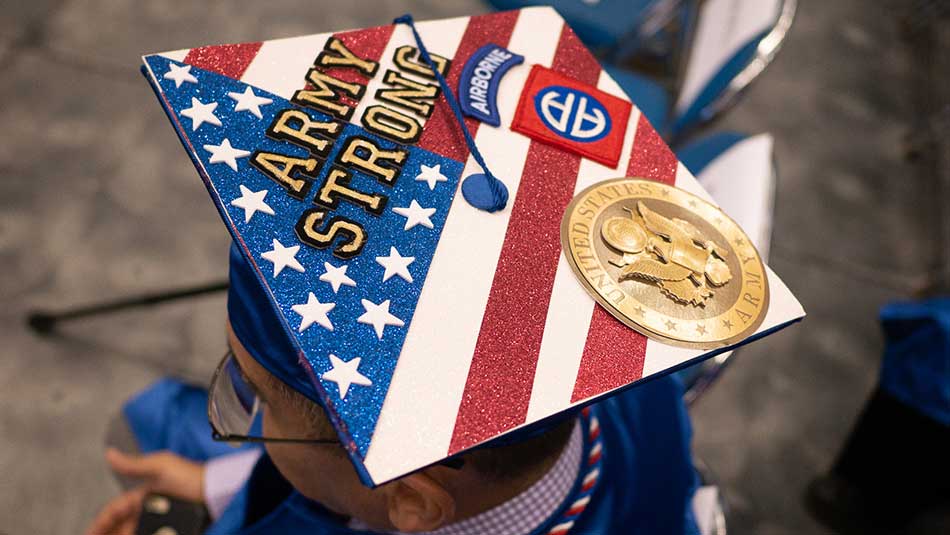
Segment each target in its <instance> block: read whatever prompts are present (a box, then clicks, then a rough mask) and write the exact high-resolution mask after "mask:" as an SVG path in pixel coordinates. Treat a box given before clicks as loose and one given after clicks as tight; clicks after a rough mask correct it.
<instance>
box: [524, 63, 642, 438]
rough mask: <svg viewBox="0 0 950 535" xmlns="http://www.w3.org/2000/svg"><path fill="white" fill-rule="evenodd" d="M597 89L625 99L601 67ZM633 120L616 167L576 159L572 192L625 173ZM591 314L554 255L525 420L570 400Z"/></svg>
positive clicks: (634, 114)
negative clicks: (576, 168) (548, 294)
mask: <svg viewBox="0 0 950 535" xmlns="http://www.w3.org/2000/svg"><path fill="white" fill-rule="evenodd" d="M597 88H598V89H600V90H601V91H604V92H606V93H611V94H613V95H616V96H618V97H620V98H623V99H624V100H629V98H627V96H626V95H625V94H624V93H623V90H622V89H620V86H619V85H617V82H615V81H614V79H613V78H611V77H610V75H608V74H607V72H606V71H601V73H600V78H599V79H598V82H597ZM639 120H640V110H638V109H637V108H636V106H634V107H633V108H632V109H631V111H630V119H629V121H627V130H626V132H625V133H624V137H623V147H622V149H621V153H620V162H619V163H618V165H617V167H616V168H611V167H607V166H605V165H602V164H599V163H597V162H595V161H593V160H589V159H587V158H583V159H582V160H581V165H580V170H579V171H578V173H577V185H576V186H575V188H574V193H575V194H577V193H578V192H580V191H581V190H582V189H584V188H586V187H588V186H590V185H592V184H594V183H596V182H600V181H601V180H606V179H609V178H617V177H622V176H624V175H626V173H627V165H628V164H629V163H630V153H631V148H632V147H633V138H634V136H635V134H636V131H637V123H638V122H639ZM593 313H594V300H593V299H592V298H591V297H590V295H588V293H587V291H586V290H585V289H584V287H583V286H581V284H580V282H578V281H577V278H576V276H575V275H574V272H573V271H572V270H571V267H570V265H568V263H567V260H566V259H565V258H564V255H563V254H562V255H560V256H559V257H558V264H557V272H556V273H555V275H554V285H553V287H552V291H551V302H550V306H549V307H548V315H547V319H546V320H545V325H544V335H543V338H542V339H541V350H540V352H539V354H538V365H537V369H536V371H535V374H534V386H533V387H532V389H531V400H530V401H529V402H528V414H527V422H533V421H536V420H540V419H542V418H544V417H545V416H549V415H551V414H554V413H556V412H558V411H561V410H563V409H564V408H566V407H568V406H569V405H570V404H571V395H572V394H573V393H574V383H575V382H576V381H577V372H578V370H579V369H580V365H581V357H582V356H583V354H584V346H585V344H586V343H587V333H588V332H589V330H590V320H591V316H592V315H593Z"/></svg>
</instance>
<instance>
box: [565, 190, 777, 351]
mask: <svg viewBox="0 0 950 535" xmlns="http://www.w3.org/2000/svg"><path fill="white" fill-rule="evenodd" d="M561 245H562V247H563V249H564V254H565V256H566V257H567V260H568V263H569V264H570V265H571V268H572V269H573V270H574V273H575V274H576V275H577V277H578V279H579V280H580V281H581V283H582V284H583V285H584V287H585V288H586V289H587V291H588V292H589V293H590V294H591V295H592V296H593V297H594V299H596V300H597V301H598V302H599V303H600V304H601V305H603V306H604V307H605V308H606V309H607V310H608V311H609V312H610V313H611V314H612V315H613V316H614V317H616V318H617V319H619V320H620V321H622V322H623V323H625V324H626V325H628V326H629V327H631V328H633V329H636V330H637V331H639V332H641V333H643V334H645V335H647V336H649V337H651V338H654V339H657V340H660V341H662V342H665V343H669V344H673V345H678V346H685V347H691V348H700V349H712V348H716V347H724V346H729V345H732V344H735V343H737V342H739V341H741V340H742V339H744V338H746V337H748V336H749V335H751V334H753V333H754V332H755V330H756V328H758V326H759V325H760V324H761V323H762V320H763V319H764V318H765V312H766V310H767V309H768V304H769V290H768V283H767V281H766V274H765V268H764V266H763V264H762V260H761V258H760V257H759V253H758V251H756V249H755V247H754V246H753V245H752V243H751V242H750V241H749V238H748V236H746V235H745V233H744V232H743V231H742V229H741V228H739V226H738V225H737V224H736V223H735V222H734V221H733V220H732V219H730V218H729V217H728V216H726V215H725V214H724V213H723V212H722V211H721V210H720V209H719V208H717V207H716V206H714V205H713V204H710V203H709V202H707V201H705V200H703V199H700V198H699V197H696V196H695V195H693V194H691V193H687V192H686V191H684V190H681V189H678V188H675V187H673V186H668V185H665V184H662V183H659V182H655V181H651V180H640V179H635V178H617V179H613V180H607V181H604V182H600V183H598V184H595V185H593V186H591V187H589V188H587V189H585V190H584V191H582V192H581V193H579V194H578V195H577V196H576V197H575V198H574V200H573V201H571V204H570V205H569V206H568V207H567V211H566V212H565V214H564V219H563V220H562V222H561Z"/></svg>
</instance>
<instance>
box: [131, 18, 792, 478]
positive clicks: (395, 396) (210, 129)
mask: <svg viewBox="0 0 950 535" xmlns="http://www.w3.org/2000/svg"><path fill="white" fill-rule="evenodd" d="M415 28H416V29H417V30H418V36H419V39H418V40H417V38H416V35H414V33H413V28H411V27H410V26H409V25H407V24H392V25H386V26H380V27H376V28H368V29H363V30H353V31H347V32H342V33H326V34H317V35H309V36H304V37H296V38H291V39H280V40H275V41H265V42H262V43H261V42H258V43H245V44H237V45H222V46H209V47H201V48H193V49H188V50H179V51H173V52H166V53H161V54H155V55H149V56H145V57H144V66H143V71H144V72H145V74H146V76H147V77H148V79H149V80H150V82H151V83H152V85H153V87H154V89H155V91H156V93H157V95H158V96H159V100H160V101H161V103H162V105H163V106H164V108H165V111H166V112H167V113H168V116H169V118H170V119H171V122H172V123H173V125H174V126H175V129H176V131H177V133H178V135H179V137H180V138H181V141H182V143H183V144H184V146H185V148H186V150H187V152H188V154H189V156H190V157H191V158H192V160H193V161H194V163H195V166H196V168H197V169H198V172H199V174H200V175H201V177H202V179H203V180H204V182H205V184H206V186H207V187H208V190H209V192H210V193H211V197H212V200H213V201H214V202H215V204H216V206H217V208H218V210H219V212H220V214H221V217H222V219H223V220H224V222H225V223H226V225H227V227H228V229H229V231H230V232H231V235H232V237H233V241H234V247H233V248H232V263H231V266H232V268H231V269H232V274H231V280H232V290H231V299H230V302H229V308H230V309H231V319H232V323H233V324H234V328H235V332H236V334H237V335H238V338H239V339H241V341H242V343H244V345H246V346H247V347H248V348H249V349H250V350H251V353H252V354H253V355H254V356H255V358H257V359H258V360H259V361H260V362H261V364H262V365H264V366H265V367H266V368H267V369H268V370H269V371H271V372H272V373H274V374H275V375H277V376H278V377H279V378H280V379H282V380H283V381H285V382H287V383H288V384H290V385H291V386H292V387H293V388H295V389H297V390H298V391H300V392H301V393H303V394H304V395H306V396H308V397H309V398H311V399H313V400H314V401H316V402H318V403H320V404H321V405H322V406H323V407H324V409H325V410H326V412H327V413H328V415H329V417H330V419H331V421H332V422H333V424H334V426H335V428H336V430H337V432H338V434H339V437H340V439H341V441H342V443H343V444H344V447H345V448H346V450H347V451H348V453H349V455H350V457H351V459H352V461H353V464H354V466H355V467H356V469H357V471H358V473H359V474H360V477H361V479H362V480H363V482H364V483H366V484H367V485H371V486H372V485H378V484H381V483H384V482H386V481H389V480H392V479H394V478H397V477H400V476H402V475H405V474H407V473H409V472H412V471H414V470H417V469H420V468H422V467H425V466H428V465H430V464H433V463H436V462H439V461H441V460H443V459H445V458H447V457H450V456H452V455H455V454H458V453H460V452H463V451H465V450H468V449H470V448H473V447H477V446H480V445H484V444H486V443H489V442H490V441H493V440H496V439H499V437H510V436H512V434H513V433H517V432H523V431H524V430H530V429H531V428H532V427H533V426H532V424H537V423H538V422H544V421H546V420H549V419H551V418H555V417H557V415H559V414H564V413H565V412H566V411H570V410H576V409H578V408H580V407H582V406H584V405H585V404H589V403H591V402H593V401H595V400H597V399H601V398H603V397H604V396H607V395H609V394H611V393H615V392H618V391H620V390H622V389H624V388H627V387H629V386H631V385H635V384H636V383H638V382H640V381H643V380H645V379H647V378H649V377H651V376H655V375H658V374H664V373H669V372H671V371H673V370H676V369H678V368H681V367H683V366H686V365H688V364H690V363H694V362H697V361H699V360H701V359H704V358H708V357H710V356H712V355H714V354H716V353H718V352H721V351H724V350H726V349H729V348H731V347H735V346H736V345H739V344H741V343H745V342H748V341H750V340H752V339H755V338H757V337H761V336H764V335H765V334H767V333H770V332H772V331H774V330H777V329H779V328H781V327H783V326H785V325H787V324H789V323H791V322H793V321H795V320H797V319H800V318H801V317H802V315H803V311H802V309H801V306H800V305H799V304H798V302H797V301H796V300H795V298H794V297H793V296H792V295H791V293H790V292H789V291H788V290H787V289H786V287H785V286H784V285H783V284H782V282H781V281H780V280H779V279H778V277H777V276H775V274H774V273H772V272H771V271H769V272H768V276H767V281H768V282H767V284H768V292H769V295H770V299H769V302H768V305H767V312H765V311H763V313H762V316H763V317H762V318H761V323H760V324H759V325H757V327H756V328H755V329H754V332H750V333H748V335H747V336H744V337H743V338H742V339H741V340H739V341H736V342H735V343H731V344H730V346H729V347H725V346H723V347H719V348H717V349H714V350H706V349H696V348H683V347H676V346H674V345H670V344H669V343H668V341H665V340H662V339H660V338H656V337H653V338H648V337H645V336H644V335H643V334H641V333H640V332H638V331H637V330H634V329H631V328H630V327H628V326H627V325H625V324H624V323H623V322H621V321H619V320H618V319H616V318H615V316H614V315H612V313H609V311H606V309H605V308H604V306H602V305H601V304H598V302H597V301H596V300H595V299H594V298H593V297H592V294H591V293H590V292H588V291H587V290H586V289H585V287H584V286H583V285H582V284H581V283H580V282H579V279H578V278H577V277H576V276H575V274H574V273H573V272H572V269H571V266H570V265H569V263H568V262H567V259H566V257H565V255H563V254H562V249H561V241H560V227H561V222H562V217H563V215H564V213H565V208H566V207H567V206H568V204H569V203H571V200H572V198H574V197H575V194H577V193H578V192H581V191H582V190H585V188H589V187H591V186H595V185H596V184H598V183H601V181H604V180H606V179H612V178H616V177H623V176H631V177H640V178H644V179H650V180H653V181H657V182H659V183H663V184H667V185H671V186H672V185H675V187H676V188H678V189H677V190H676V191H681V190H682V191H685V192H690V193H691V194H692V195H695V196H696V198H697V199H704V200H707V201H710V202H711V200H710V199H709V196H708V195H707V194H706V193H705V192H704V191H703V189H702V188H701V187H700V186H699V185H698V183H697V182H696V181H695V179H694V178H693V177H692V175H690V173H689V171H687V170H686V168H685V167H684V166H682V165H681V164H680V163H679V162H678V161H677V159H676V157H675V156H674V155H673V154H672V153H671V151H670V149H669V148H668V147H667V146H666V145H665V143H664V142H663V141H662V140H661V139H660V137H659V136H658V135H657V133H656V132H655V131H654V129H653V128H652V127H651V126H650V124H649V122H648V121H647V120H646V119H645V118H644V117H643V116H642V115H641V114H640V112H639V111H638V110H637V108H636V106H634V105H632V104H631V103H630V101H629V99H628V98H627V97H626V95H624V93H623V92H622V91H621V90H620V88H619V87H618V86H617V84H616V83H615V82H614V81H613V80H612V79H611V77H610V76H609V75H607V74H606V73H605V71H604V70H603V69H602V68H601V66H600V64H599V63H598V62H597V61H596V59H595V58H594V57H593V56H592V55H591V54H590V52H589V51H588V50H587V49H586V48H585V47H584V46H583V45H582V44H581V43H580V41H579V40H578V39H577V37H576V36H575V35H574V33H573V32H572V31H571V29H570V28H569V27H568V26H567V25H566V24H565V23H564V20H563V19H562V18H561V17H560V16H559V15H558V14H557V13H556V12H555V11H554V10H552V9H548V8H527V9H523V10H519V11H510V12H503V13H497V14H489V15H481V16H475V17H460V18H452V19H446V20H437V21H428V22H420V23H418V24H416V25H415ZM419 41H421V42H422V43H424V45H425V48H427V49H428V51H429V53H430V59H431V61H428V60H427V59H426V58H425V57H423V56H422V55H420V43H419ZM435 71H438V73H439V74H440V75H441V77H442V78H443V79H444V81H445V82H447V86H448V87H450V88H451V90H452V91H455V92H457V95H458V97H459V99H458V100H459V101H460V103H461V111H463V112H464V113H465V114H466V118H465V119H464V124H465V125H466V127H467V130H468V132H469V133H470V135H471V137H472V141H473V142H474V146H475V147H477V149H479V150H480V153H481V155H482V156H483V157H484V160H485V163H486V165H485V166H484V167H487V166H490V168H491V171H492V172H493V176H495V177H498V179H499V180H501V182H502V183H503V184H504V186H505V188H504V189H505V190H507V192H508V197H507V199H502V198H500V197H499V196H498V195H496V194H495V193H496V192H494V190H493V189H492V187H490V186H492V182H491V179H489V180H485V179H479V178H476V179H473V181H472V186H471V187H470V188H469V187H468V186H462V185H461V184H463V183H465V184H467V183H468V178H470V177H471V176H481V175H483V174H486V171H487V169H484V168H483V166H482V165H480V164H479V163H478V162H477V159H478V158H476V157H475V156H474V155H473V154H472V150H471V149H472V148H473V145H472V144H471V143H467V142H466V139H465V133H464V132H463V129H462V128H461V124H460V121H459V118H458V117H457V114H456V113H455V110H454V109H453V108H454V106H450V105H449V104H448V102H447V101H446V95H445V94H444V90H443V84H442V83H441V82H440V81H439V80H438V78H440V76H436V73H435ZM486 184H487V186H489V187H488V188H487V189H486V186H485V185H486ZM465 189H469V191H467V192H464V191H463V190H465ZM460 191H463V193H464V194H460V193H459V192H460ZM486 199H487V200H486ZM492 203H494V204H495V206H491V205H492ZM486 209H487V210H489V211H486ZM493 209H497V211H495V212H494V213H490V210H493ZM766 269H767V268H766ZM238 302H240V303H242V304H243V306H242V307H239V306H238V305H237V304H236V303H238ZM248 309H251V310H248Z"/></svg>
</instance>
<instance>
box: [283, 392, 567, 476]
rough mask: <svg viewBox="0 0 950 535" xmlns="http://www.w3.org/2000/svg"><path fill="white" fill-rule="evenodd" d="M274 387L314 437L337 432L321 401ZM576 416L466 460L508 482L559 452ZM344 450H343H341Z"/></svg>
mask: <svg viewBox="0 0 950 535" xmlns="http://www.w3.org/2000/svg"><path fill="white" fill-rule="evenodd" d="M270 380H271V384H270V385H269V386H271V387H272V390H274V391H276V392H278V394H279V395H280V396H281V397H283V398H284V400H286V401H287V402H288V404H289V405H290V406H291V407H293V408H295V409H298V410H300V412H301V413H302V414H304V415H305V416H306V417H307V420H308V421H309V422H310V423H311V424H312V425H313V427H312V429H311V432H312V433H313V436H314V437H330V436H335V433H336V431H335V430H334V429H333V425H332V424H331V423H330V419H329V418H327V415H326V412H324V410H323V407H321V406H320V405H319V404H317V403H314V402H313V401H311V400H310V399H309V398H307V397H306V396H304V395H303V394H301V393H300V392H297V391H296V390H294V389H293V388H291V387H290V386H288V385H287V384H286V383H284V382H283V381H281V380H280V379H278V378H276V377H274V376H270ZM575 422H576V418H568V419H566V420H565V421H563V422H561V423H559V424H558V425H556V426H554V427H553V428H552V429H550V430H548V431H546V432H544V433H541V434H539V435H537V436H534V437H531V438H529V439H526V440H523V441H521V442H516V443H514V444H507V445H505V446H498V447H486V448H479V449H475V450H472V451H470V452H467V453H463V454H462V459H464V460H465V462H466V463H471V465H472V466H473V467H474V468H475V470H476V471H478V473H480V474H481V475H483V476H485V477H486V478H488V479H490V480H492V481H497V482H505V481H510V480H513V479H517V478H518V477H520V476H522V475H523V474H526V473H528V472H531V471H532V470H534V469H535V468H537V467H538V466H540V465H541V464H543V463H544V462H545V461H547V460H549V459H551V458H552V457H555V456H557V455H560V453H561V451H562V450H563V449H564V446H565V445H566V444H567V441H568V440H569V439H570V437H571V431H572V430H573V429H574V423H575ZM340 453H341V454H342V453H343V450H340Z"/></svg>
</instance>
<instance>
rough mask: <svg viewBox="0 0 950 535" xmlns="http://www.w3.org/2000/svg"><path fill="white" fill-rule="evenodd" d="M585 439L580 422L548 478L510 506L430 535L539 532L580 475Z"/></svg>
mask: <svg viewBox="0 0 950 535" xmlns="http://www.w3.org/2000/svg"><path fill="white" fill-rule="evenodd" d="M583 450H584V435H583V432H582V430H581V423H580V420H578V421H577V423H575V424H574V430H573V431H572V432H571V438H570V439H569V440H568V442H567V446H565V448H564V451H562V452H561V456H560V457H558V460H557V462H555V463H554V466H553V467H552V468H551V469H550V470H548V472H547V473H546V474H544V476H543V477H542V478H541V479H539V480H538V481H536V482H535V483H534V485H531V487H529V488H528V489H527V490H525V491H524V492H522V493H521V494H519V495H517V496H515V497H514V498H512V499H510V500H508V501H507V502H505V503H503V504H501V505H498V506H496V507H493V508H491V509H489V510H487V511H485V512H483V513H479V514H477V515H475V516H473V517H471V518H467V519H465V520H462V521H459V522H455V523H453V524H449V525H448V526H445V527H442V528H439V529H437V530H435V531H433V532H431V533H430V535H484V534H486V533H492V534H493V535H524V534H526V533H531V532H533V531H534V530H536V529H538V528H539V527H540V526H541V525H542V524H544V523H545V522H546V521H548V520H550V519H551V517H552V516H554V513H555V512H557V510H558V508H559V507H560V506H561V504H563V503H564V500H566V499H567V495H568V494H569V493H570V492H571V489H572V488H573V487H574V483H575V482H576V481H577V477H578V474H579V473H580V465H581V455H582V454H583Z"/></svg>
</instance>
